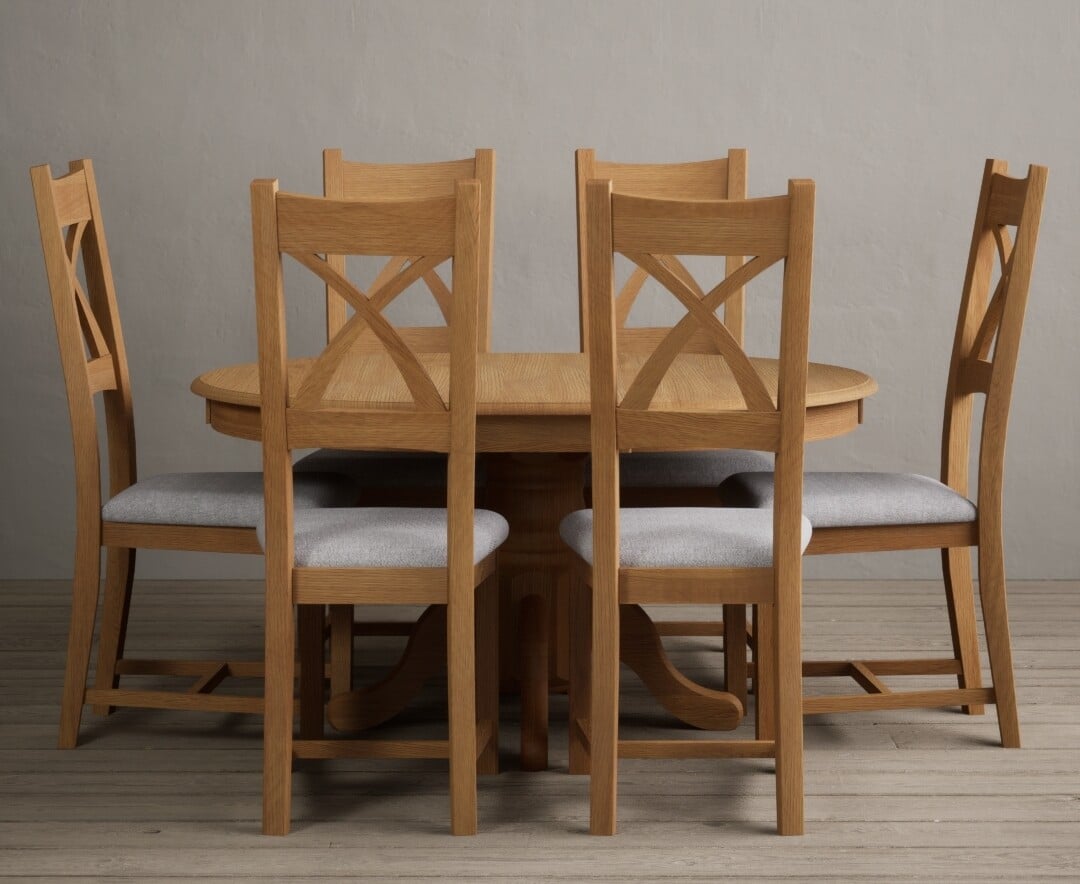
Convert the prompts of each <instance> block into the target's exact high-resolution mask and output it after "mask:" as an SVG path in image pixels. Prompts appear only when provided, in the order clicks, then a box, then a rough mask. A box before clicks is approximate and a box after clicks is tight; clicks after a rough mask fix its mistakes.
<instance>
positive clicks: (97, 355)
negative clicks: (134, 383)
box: [30, 159, 355, 748]
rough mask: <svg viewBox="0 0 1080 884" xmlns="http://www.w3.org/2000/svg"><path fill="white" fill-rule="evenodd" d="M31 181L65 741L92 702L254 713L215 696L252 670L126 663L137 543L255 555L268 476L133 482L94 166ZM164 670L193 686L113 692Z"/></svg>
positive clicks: (345, 492) (306, 496) (319, 488)
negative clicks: (55, 493) (52, 425)
mask: <svg viewBox="0 0 1080 884" xmlns="http://www.w3.org/2000/svg"><path fill="white" fill-rule="evenodd" d="M30 178H31V182H32V184H33V188H34V200H35V202H36V204H37V216H38V226H39V230H40V234H41V246H42V250H43V252H44V256H45V271H46V274H47V276H48V283H49V291H50V294H51V299H52V309H53V318H54V319H55V321H56V335H57V340H58V343H59V345H60V361H61V365H62V367H63V372H64V381H65V385H66V387H67V399H68V410H69V413H70V417H71V430H72V440H73V442H74V453H75V518H76V540H75V568H74V577H73V580H72V607H71V625H70V631H69V635H68V650H67V662H66V664H65V671H64V693H63V700H62V704H61V711H60V746H61V748H72V747H74V746H75V744H76V743H77V741H78V735H79V724H80V721H81V718H82V708H83V706H84V705H85V704H86V703H92V704H94V705H95V710H96V711H97V712H99V713H101V714H107V713H109V712H111V711H112V709H113V707H119V706H136V707H149V708H161V709H192V710H209V711H219V712H247V713H261V712H262V709H263V704H262V698H261V697H259V696H228V695H223V694H215V693H213V692H214V690H215V688H217V687H218V685H220V684H221V682H222V681H223V680H224V679H225V678H227V677H229V676H260V675H261V674H262V664H261V663H259V662H256V661H252V662H227V661H217V660H175V659H169V660H158V659H131V658H128V657H126V656H125V655H124V645H125V638H126V635H127V626H128V612H129V610H130V606H131V591H132V580H133V577H134V570H135V551H136V549H173V550H191V551H195V552H227V553H250V554H255V555H258V554H259V553H261V549H260V547H259V543H258V540H257V539H256V537H255V523H256V522H257V521H258V518H259V516H260V515H261V513H262V509H263V495H262V474H261V473H258V472H248V473H238V472H233V473H221V472H211V473H170V474H166V475H160V476H151V477H150V478H147V479H139V478H138V477H137V472H136V456H135V454H136V452H135V417H134V408H133V404H132V393H131V380H130V375H129V372H128V363H127V355H126V351H125V348H124V338H123V334H122V332H121V329H120V314H119V312H118V310H117V302H116V293H115V290H114V286H113V275H112V268H111V265H110V263H109V251H108V248H107V246H106V241H105V227H104V223H103V221H102V216H101V206H100V203H99V201H98V191H97V184H96V182H95V179H94V167H93V164H92V163H91V162H90V160H87V159H83V160H76V161H74V162H72V163H70V164H69V172H68V174H67V175H63V176H61V177H59V178H53V176H52V172H51V171H50V169H49V167H48V165H41V166H35V167H34V168H32V169H31V170H30ZM80 258H81V261H82V268H83V274H82V275H83V277H84V278H85V285H84V283H83V281H82V280H81V279H80V274H79V263H80ZM98 394H100V395H101V399H102V400H103V405H104V413H105V430H106V438H105V443H106V459H107V463H108V488H109V496H108V497H107V499H105V500H104V501H103V500H102V495H101V487H102V475H101V457H100V454H99V451H100V448H99V438H98V423H97V415H96V397H97V395H98ZM354 494H355V489H353V487H352V485H351V483H350V481H349V480H348V479H346V478H344V477H341V476H332V475H326V474H322V473H311V474H307V475H305V476H302V477H299V478H298V479H297V485H296V497H297V501H298V503H299V504H300V505H302V506H305V507H306V506H332V505H336V504H338V503H348V502H349V501H350V500H351V498H352V497H353V495H354ZM102 547H104V548H105V549H106V553H107V555H106V568H105V597H104V603H103V612H102V617H101V628H100V634H99V649H98V663H97V673H96V677H95V686H94V687H93V688H91V689H87V686H86V678H87V671H88V669H89V663H90V648H91V643H92V640H93V636H94V622H95V619H96V617H97V607H98V589H99V579H100V567H101V563H100V556H101V548H102ZM166 675H168V676H182V677H186V678H194V679H195V682H194V684H192V685H191V686H190V688H187V689H186V690H184V691H165V690H142V689H135V688H127V687H124V688H122V687H120V686H119V681H120V677H121V676H166Z"/></svg>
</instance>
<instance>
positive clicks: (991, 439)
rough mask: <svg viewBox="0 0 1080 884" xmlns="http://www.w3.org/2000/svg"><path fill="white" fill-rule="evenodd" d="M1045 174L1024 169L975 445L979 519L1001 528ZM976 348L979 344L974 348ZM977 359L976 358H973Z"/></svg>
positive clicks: (1043, 170) (1037, 169)
mask: <svg viewBox="0 0 1080 884" xmlns="http://www.w3.org/2000/svg"><path fill="white" fill-rule="evenodd" d="M1046 178H1047V169H1046V167H1045V166H1029V167H1028V175H1027V179H1026V187H1025V188H1024V196H1023V207H1022V208H1021V210H1020V217H1019V219H1018V223H1017V224H1016V239H1015V241H1014V243H1013V249H1012V254H1011V255H1010V258H1009V265H1010V266H1009V268H1008V280H1007V282H1006V283H1005V286H1004V289H1003V291H1002V293H1001V295H1000V297H1003V298H1004V299H1005V300H1004V304H1003V306H1002V308H1001V319H1000V321H999V322H1000V324H999V326H998V331H997V340H996V342H995V343H994V348H993V362H992V366H993V367H992V368H991V370H990V384H989V389H988V390H987V393H986V404H985V407H984V409H983V420H982V433H981V436H980V442H979V501H978V503H979V516H980V519H981V518H982V517H983V515H984V513H987V512H988V511H990V510H991V509H992V510H994V511H995V512H996V513H997V519H998V521H999V522H1000V514H1001V498H1002V485H1003V477H1004V472H1005V438H1006V435H1007V431H1008V426H1009V411H1010V408H1011V405H1012V391H1013V383H1014V381H1015V379H1016V363H1017V360H1018V358H1019V355H1020V339H1021V336H1022V334H1023V329H1024V317H1025V315H1026V313H1027V302H1028V293H1029V291H1030V286H1031V273H1032V268H1033V267H1034V263H1035V251H1036V246H1037V243H1038V238H1039V225H1040V222H1041V219H1042V207H1043V198H1044V195H1045V192H1046ZM978 345H979V341H978V339H977V340H976V346H978ZM974 355H975V356H976V357H979V356H980V354H979V353H976V354H974Z"/></svg>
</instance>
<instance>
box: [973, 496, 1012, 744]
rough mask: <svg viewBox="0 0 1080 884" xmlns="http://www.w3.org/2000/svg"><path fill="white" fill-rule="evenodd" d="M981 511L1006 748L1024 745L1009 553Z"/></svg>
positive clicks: (988, 615)
mask: <svg viewBox="0 0 1080 884" xmlns="http://www.w3.org/2000/svg"><path fill="white" fill-rule="evenodd" d="M981 520H982V513H980V533H982V534H983V536H981V537H980V538H979V597H980V598H981V600H982V611H983V626H984V627H985V629H986V649H987V651H988V653H989V656H990V673H991V676H992V677H993V679H994V697H995V702H996V703H997V715H998V729H999V730H1000V732H1001V745H1002V746H1004V747H1005V748H1006V749H1019V748H1020V720H1019V717H1018V715H1017V711H1016V685H1015V682H1014V681H1013V661H1012V642H1011V640H1010V638H1009V611H1008V605H1007V603H1006V601H1005V557H1004V552H1003V550H1002V547H1001V533H1000V531H995V530H993V528H992V526H988V529H989V530H986V531H985V532H983V530H982V526H981Z"/></svg>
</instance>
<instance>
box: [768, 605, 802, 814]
mask: <svg viewBox="0 0 1080 884" xmlns="http://www.w3.org/2000/svg"><path fill="white" fill-rule="evenodd" d="M780 607H781V606H780V605H772V606H771V611H770V613H771V614H772V616H771V617H770V618H769V619H770V620H771V621H772V630H773V634H774V635H775V636H777V637H778V640H777V641H775V642H774V643H773V648H772V656H771V657H770V658H769V662H770V666H769V668H770V669H773V674H772V675H771V676H770V677H769V681H770V683H771V684H775V686H776V690H775V693H774V694H773V698H774V703H773V708H774V709H775V716H776V719H775V720H776V828H777V831H778V832H779V833H780V834H781V835H802V834H803V829H804V809H803V805H804V794H803V793H804V784H803V778H804V775H803V715H802V696H803V692H802V653H801V642H800V641H799V624H798V622H797V618H796V622H795V623H790V622H789V623H787V624H784V623H782V622H781V621H780V619H779V617H778V616H777V614H778V613H779V611H780ZM796 614H797V612H796ZM764 659H765V658H764V657H763V656H761V655H759V657H758V660H759V661H760V662H764ZM766 690H767V689H765V688H764V687H763V690H762V693H761V694H760V695H759V696H758V702H759V703H763V702H766V700H765V698H764V695H765V693H766Z"/></svg>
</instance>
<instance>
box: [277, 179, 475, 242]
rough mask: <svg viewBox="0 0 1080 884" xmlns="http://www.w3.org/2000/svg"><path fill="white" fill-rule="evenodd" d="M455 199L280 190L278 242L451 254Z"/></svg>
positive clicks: (451, 197) (278, 200)
mask: <svg viewBox="0 0 1080 884" xmlns="http://www.w3.org/2000/svg"><path fill="white" fill-rule="evenodd" d="M258 183H260V182H256V184H258ZM456 205H457V203H456V201H455V199H454V197H453V196H446V197H434V198H429V199H423V200H372V201H365V202H359V201H355V200H332V199H327V198H325V197H314V196H302V195H299V194H292V193H279V194H278V199H277V223H278V244H279V247H280V248H281V250H282V251H283V252H304V251H307V252H324V253H326V252H330V253H334V254H341V255H427V254H431V253H441V254H450V253H452V252H453V250H454V212H455V207H456Z"/></svg>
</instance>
